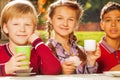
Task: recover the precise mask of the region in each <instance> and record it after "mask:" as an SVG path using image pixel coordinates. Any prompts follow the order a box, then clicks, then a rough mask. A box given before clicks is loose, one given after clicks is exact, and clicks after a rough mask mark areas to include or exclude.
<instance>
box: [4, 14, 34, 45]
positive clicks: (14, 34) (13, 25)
mask: <svg viewBox="0 0 120 80" xmlns="http://www.w3.org/2000/svg"><path fill="white" fill-rule="evenodd" d="M34 29H35V26H34V24H33V21H32V20H31V18H30V17H29V16H26V17H13V18H12V19H9V20H8V22H7V23H6V24H4V26H3V30H4V32H5V33H7V34H8V36H9V41H10V43H12V44H15V45H26V44H28V38H29V37H30V36H31V34H32V33H33V32H34Z"/></svg>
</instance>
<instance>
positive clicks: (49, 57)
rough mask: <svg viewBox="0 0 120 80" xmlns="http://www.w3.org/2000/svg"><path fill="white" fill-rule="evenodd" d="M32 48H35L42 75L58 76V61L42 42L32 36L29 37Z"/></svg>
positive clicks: (59, 70)
mask: <svg viewBox="0 0 120 80" xmlns="http://www.w3.org/2000/svg"><path fill="white" fill-rule="evenodd" d="M30 42H31V43H32V46H33V47H35V50H36V53H37V54H38V56H40V58H41V66H39V67H40V68H41V69H40V70H41V73H42V74H50V75H52V74H59V73H60V72H61V65H60V62H59V60H58V59H57V58H56V57H55V56H54V55H53V53H52V51H51V50H50V49H49V48H48V47H47V46H46V45H45V44H44V43H43V42H42V40H41V39H40V38H39V37H38V36H37V35H36V34H33V35H32V36H31V37H30Z"/></svg>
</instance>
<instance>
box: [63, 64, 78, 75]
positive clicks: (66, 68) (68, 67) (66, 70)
mask: <svg viewBox="0 0 120 80" xmlns="http://www.w3.org/2000/svg"><path fill="white" fill-rule="evenodd" d="M61 65H62V73H63V74H73V73H74V71H75V69H76V66H75V65H74V63H73V62H63V63H62V64H61Z"/></svg>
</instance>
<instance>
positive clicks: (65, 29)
mask: <svg viewBox="0 0 120 80" xmlns="http://www.w3.org/2000/svg"><path fill="white" fill-rule="evenodd" d="M61 30H64V31H67V30H69V29H68V28H61Z"/></svg>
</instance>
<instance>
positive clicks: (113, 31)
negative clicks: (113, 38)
mask: <svg viewBox="0 0 120 80" xmlns="http://www.w3.org/2000/svg"><path fill="white" fill-rule="evenodd" d="M110 32H111V33H112V34H115V33H117V32H118V31H117V30H110Z"/></svg>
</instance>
